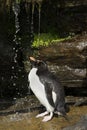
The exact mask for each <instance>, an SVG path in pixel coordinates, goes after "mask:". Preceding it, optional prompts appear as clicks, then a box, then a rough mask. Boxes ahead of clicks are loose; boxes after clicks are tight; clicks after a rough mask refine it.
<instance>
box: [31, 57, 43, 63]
mask: <svg viewBox="0 0 87 130" xmlns="http://www.w3.org/2000/svg"><path fill="white" fill-rule="evenodd" d="M29 59H30V61H33V62H37V63H39V62H42V60H37V59H35V58H34V57H32V56H31V57H29Z"/></svg>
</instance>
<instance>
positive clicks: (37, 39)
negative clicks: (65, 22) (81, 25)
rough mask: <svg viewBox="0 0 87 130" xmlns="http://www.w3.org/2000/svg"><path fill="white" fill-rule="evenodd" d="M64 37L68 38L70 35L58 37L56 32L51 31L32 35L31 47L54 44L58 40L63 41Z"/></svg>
mask: <svg viewBox="0 0 87 130" xmlns="http://www.w3.org/2000/svg"><path fill="white" fill-rule="evenodd" d="M66 39H70V37H65V38H60V37H59V36H58V35H56V34H51V33H41V34H40V35H35V36H34V41H33V44H32V47H36V48H38V47H40V46H49V45H51V44H55V43H57V42H60V41H64V40H66Z"/></svg>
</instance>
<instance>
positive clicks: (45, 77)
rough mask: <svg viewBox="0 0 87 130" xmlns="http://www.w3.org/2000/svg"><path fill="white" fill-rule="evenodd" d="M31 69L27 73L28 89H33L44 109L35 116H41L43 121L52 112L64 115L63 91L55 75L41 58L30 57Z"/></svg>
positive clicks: (50, 115) (50, 117)
mask: <svg viewBox="0 0 87 130" xmlns="http://www.w3.org/2000/svg"><path fill="white" fill-rule="evenodd" d="M29 59H30V63H31V70H30V72H29V74H28V81H29V86H30V89H31V90H32V91H33V93H34V94H35V96H36V97H37V99H38V100H39V101H40V103H41V104H42V105H43V106H44V107H45V108H46V111H45V112H43V113H41V114H38V115H37V116H36V118H39V117H43V120H42V121H43V122H47V121H49V120H51V119H52V117H53V115H54V113H56V114H58V115H62V116H65V115H66V110H65V93H64V88H63V87H62V86H61V84H60V82H59V79H58V77H57V76H56V75H54V74H53V73H52V72H50V71H49V69H48V66H47V64H46V63H45V62H44V61H42V60H37V59H35V58H34V57H30V58H29Z"/></svg>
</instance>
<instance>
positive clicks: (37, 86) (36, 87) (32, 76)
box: [28, 68, 46, 105]
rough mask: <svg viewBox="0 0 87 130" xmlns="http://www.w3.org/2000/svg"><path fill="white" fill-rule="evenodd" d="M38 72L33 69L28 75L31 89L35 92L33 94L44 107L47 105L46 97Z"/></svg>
mask: <svg viewBox="0 0 87 130" xmlns="http://www.w3.org/2000/svg"><path fill="white" fill-rule="evenodd" d="M36 72H37V68H33V69H32V70H31V71H30V73H29V75H28V79H29V82H30V88H31V90H32V91H33V93H34V94H35V95H36V97H37V98H38V99H39V100H40V102H41V103H42V104H43V105H45V104H44V99H45V97H46V96H45V90H44V85H43V84H42V83H41V82H40V80H39V77H38V76H37V74H36Z"/></svg>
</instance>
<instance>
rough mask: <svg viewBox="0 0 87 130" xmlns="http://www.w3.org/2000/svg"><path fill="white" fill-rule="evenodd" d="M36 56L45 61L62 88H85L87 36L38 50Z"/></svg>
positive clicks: (86, 77) (86, 82)
mask: <svg viewBox="0 0 87 130" xmlns="http://www.w3.org/2000/svg"><path fill="white" fill-rule="evenodd" d="M38 54H39V57H40V58H41V59H44V60H45V61H47V63H48V65H49V69H50V70H51V71H52V72H54V73H56V74H57V75H58V77H59V79H60V80H61V83H62V84H63V86H67V87H86V84H87V80H86V79H87V35H84V36H83V35H82V36H81V35H80V36H77V37H74V38H72V39H70V40H66V41H64V42H59V43H56V44H52V45H50V46H49V47H46V48H45V47H44V48H40V49H39V51H38Z"/></svg>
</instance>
